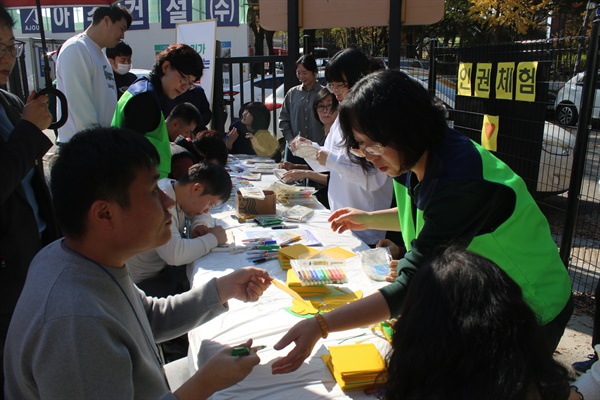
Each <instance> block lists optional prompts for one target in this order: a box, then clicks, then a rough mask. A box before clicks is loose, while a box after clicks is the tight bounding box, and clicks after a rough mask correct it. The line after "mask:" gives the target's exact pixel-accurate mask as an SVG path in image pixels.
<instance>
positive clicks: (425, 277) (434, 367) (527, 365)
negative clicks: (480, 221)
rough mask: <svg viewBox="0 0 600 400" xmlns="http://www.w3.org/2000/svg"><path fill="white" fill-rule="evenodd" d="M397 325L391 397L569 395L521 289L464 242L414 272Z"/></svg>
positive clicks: (388, 389) (499, 398) (563, 371)
mask: <svg viewBox="0 0 600 400" xmlns="http://www.w3.org/2000/svg"><path fill="white" fill-rule="evenodd" d="M400 315H401V316H400V317H399V319H398V321H397V322H396V324H395V326H394V331H395V332H394V335H393V339H392V347H393V352H392V354H391V356H390V357H389V358H388V381H387V387H386V390H385V399H441V398H447V399H474V398H481V399H492V400H504V399H527V398H529V396H528V394H530V390H531V389H534V390H538V391H539V395H540V396H539V397H540V398H542V399H552V400H553V399H566V398H567V397H568V392H569V383H568V373H567V371H566V369H565V368H564V367H563V366H562V365H560V364H559V363H558V362H557V361H555V360H554V359H553V358H552V353H551V352H550V351H548V345H547V344H546V342H545V340H544V338H545V337H544V335H543V333H542V328H541V326H540V325H539V323H538V320H537V319H536V316H535V314H534V313H533V311H532V310H531V308H530V307H529V306H528V305H527V303H526V302H525V300H524V299H523V295H522V292H521V288H520V287H519V285H518V284H517V283H516V282H515V281H514V280H512V279H511V278H510V277H509V276H508V274H507V273H506V272H504V271H503V270H502V269H501V268H500V267H499V266H498V265H496V264H495V263H494V262H492V261H490V260H488V259H487V258H484V257H482V256H480V255H477V254H475V253H473V252H470V251H467V250H465V249H464V248H461V247H451V248H448V249H446V250H444V251H443V252H442V253H441V254H439V255H438V256H437V257H435V259H433V260H432V261H431V262H429V263H427V264H425V265H423V266H422V267H421V268H419V270H418V271H417V273H416V274H415V275H414V277H413V278H412V280H411V282H410V286H409V289H408V292H407V295H406V298H405V301H404V304H403V306H402V311H401V314H400Z"/></svg>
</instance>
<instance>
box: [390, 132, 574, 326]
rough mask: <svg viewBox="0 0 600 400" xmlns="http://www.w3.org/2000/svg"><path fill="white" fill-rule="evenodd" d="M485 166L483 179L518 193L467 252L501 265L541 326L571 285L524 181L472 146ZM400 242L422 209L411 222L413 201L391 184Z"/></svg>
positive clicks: (413, 231) (413, 230) (412, 231)
mask: <svg viewBox="0 0 600 400" xmlns="http://www.w3.org/2000/svg"><path fill="white" fill-rule="evenodd" d="M474 144H475V146H476V148H477V150H478V152H479V155H480V156H481V159H482V164H483V179H484V180H486V181H489V182H495V183H499V184H502V185H505V186H508V187H510V188H511V189H512V190H513V191H514V192H515V193H516V205H515V209H514V212H513V214H512V215H511V216H510V217H509V218H508V219H507V220H506V221H505V222H504V223H503V224H502V225H501V226H499V227H498V228H497V229H496V230H495V231H494V232H492V233H487V234H483V235H480V236H476V237H475V238H474V239H473V241H472V242H471V244H470V245H469V247H468V249H469V250H470V251H473V252H475V253H477V254H480V255H482V256H484V257H486V258H488V259H490V260H492V261H494V262H495V263H496V264H497V265H499V266H500V268H502V269H503V270H504V271H505V272H506V273H507V274H508V275H509V276H510V277H511V278H512V279H513V280H514V281H515V282H517V284H518V285H519V286H520V287H521V290H522V291H523V297H524V299H525V301H526V302H527V303H528V304H529V306H530V307H531V308H532V310H533V311H534V312H535V314H536V315H537V316H538V318H539V320H540V322H541V323H542V324H543V325H545V324H547V323H548V322H550V321H552V320H553V319H554V318H555V317H556V316H557V315H558V314H559V313H560V311H562V309H563V308H564V306H565V304H566V302H567V300H568V298H569V296H570V295H571V282H570V279H569V275H568V273H567V270H566V268H565V266H564V264H563V263H562V261H561V259H560V257H559V254H558V249H557V248H556V245H555V243H554V242H553V241H552V239H551V234H550V228H549V226H548V222H547V220H546V218H545V217H544V215H543V214H542V212H541V211H540V210H539V208H538V207H537V205H536V204H535V201H534V200H533V198H532V197H531V195H530V194H529V192H528V191H527V187H526V186H525V182H524V181H523V180H522V179H521V178H520V177H519V176H518V175H517V174H515V173H514V172H513V171H512V170H511V169H510V168H509V167H508V166H507V165H506V164H504V163H503V162H502V161H500V160H499V159H498V158H496V157H495V156H494V155H492V154H491V153H490V152H489V151H487V150H485V149H484V148H482V147H481V146H480V145H478V144H477V143H474ZM394 192H395V195H396V201H397V204H398V215H399V217H400V227H401V229H402V238H403V240H404V245H405V246H406V249H407V251H408V250H410V248H411V246H410V243H411V242H412V241H413V240H414V239H416V238H417V237H418V235H419V232H420V231H421V229H422V228H423V224H424V220H423V210H417V212H416V221H415V220H413V212H412V206H411V203H412V199H411V197H410V196H409V193H408V189H407V187H406V186H404V185H402V184H401V183H398V182H396V181H394Z"/></svg>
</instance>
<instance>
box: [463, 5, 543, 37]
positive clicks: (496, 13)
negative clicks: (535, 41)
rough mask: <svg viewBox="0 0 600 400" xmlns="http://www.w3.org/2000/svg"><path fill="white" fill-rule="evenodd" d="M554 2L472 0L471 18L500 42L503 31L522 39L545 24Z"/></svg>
mask: <svg viewBox="0 0 600 400" xmlns="http://www.w3.org/2000/svg"><path fill="white" fill-rule="evenodd" d="M551 1H552V0H470V2H471V10H470V13H469V16H470V17H471V18H473V19H475V20H476V21H479V23H481V24H482V26H484V27H485V28H488V29H489V31H491V33H492V36H493V37H494V38H495V39H496V40H494V41H496V42H497V41H499V40H498V39H500V38H501V33H502V31H505V32H506V31H507V30H508V32H509V34H510V35H511V39H512V40H517V39H520V38H522V37H524V36H527V35H528V34H531V33H532V31H533V30H535V29H537V28H538V27H539V25H540V23H541V22H543V23H545V21H546V19H547V17H548V15H549V10H550V5H551Z"/></svg>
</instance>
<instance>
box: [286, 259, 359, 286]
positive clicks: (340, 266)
mask: <svg viewBox="0 0 600 400" xmlns="http://www.w3.org/2000/svg"><path fill="white" fill-rule="evenodd" d="M290 264H291V267H292V269H293V270H294V272H295V273H296V274H297V275H298V278H300V283H301V284H302V286H315V285H325V284H331V283H336V284H341V283H346V282H348V278H347V277H346V274H345V273H344V264H345V262H344V261H339V260H327V259H317V260H312V259H308V260H291V261H290Z"/></svg>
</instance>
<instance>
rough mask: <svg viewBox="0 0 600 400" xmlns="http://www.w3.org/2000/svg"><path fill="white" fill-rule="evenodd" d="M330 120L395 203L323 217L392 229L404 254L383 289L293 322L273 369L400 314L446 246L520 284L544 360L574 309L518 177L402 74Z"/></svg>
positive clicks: (368, 89) (377, 81)
mask: <svg viewBox="0 0 600 400" xmlns="http://www.w3.org/2000/svg"><path fill="white" fill-rule="evenodd" d="M338 119H339V121H340V123H341V126H342V131H343V132H344V136H343V141H344V146H345V148H346V150H347V151H352V153H353V154H355V156H356V157H357V158H355V159H354V160H355V161H356V162H361V163H362V165H364V166H365V167H366V164H367V163H369V164H371V165H373V166H375V168H377V169H378V170H379V171H381V172H384V173H385V174H387V175H389V176H390V177H394V190H395V195H396V202H397V204H398V206H397V207H396V208H393V209H382V210H380V211H372V212H365V211H361V210H358V209H355V208H343V209H339V210H337V211H335V212H333V213H332V215H331V216H330V218H329V220H330V222H331V227H332V229H333V230H334V231H338V232H343V231H345V230H348V229H352V230H361V229H383V230H396V231H400V232H401V233H402V239H403V241H404V245H405V246H406V249H407V250H408V251H407V253H406V254H405V256H404V257H403V258H401V259H400V260H399V261H398V265H397V267H396V269H395V271H396V276H395V278H394V279H393V282H392V283H391V284H389V285H387V286H385V287H383V288H381V289H380V290H379V291H378V292H376V293H374V294H372V295H370V296H368V297H365V298H363V299H360V300H358V301H355V302H353V303H350V304H347V305H345V306H343V307H340V308H337V309H335V310H333V311H331V312H329V313H327V314H326V315H325V316H318V317H317V318H313V319H309V320H305V321H302V322H300V323H298V324H296V325H295V326H294V327H293V328H292V329H291V330H290V331H289V332H288V333H287V334H286V335H285V336H284V337H283V338H282V339H281V340H280V341H279V342H278V343H277V344H275V346H274V347H275V348H276V349H282V348H284V347H285V346H287V345H288V344H290V343H291V342H295V343H296V346H297V347H296V348H295V349H294V350H292V351H291V352H290V353H289V354H288V355H287V356H286V357H284V358H282V359H280V360H277V361H276V362H275V363H273V373H286V372H290V371H293V370H295V369H297V368H298V367H300V365H301V364H302V361H303V360H304V359H305V358H306V357H307V356H308V355H310V353H311V350H312V348H313V347H314V345H315V344H316V342H317V341H318V340H319V338H320V337H326V336H327V334H328V332H334V331H342V330H346V329H351V328H355V327H360V326H366V325H369V324H372V323H377V322H379V321H383V320H385V319H389V318H390V317H398V316H399V313H400V310H401V307H402V304H403V302H404V299H405V297H406V293H407V289H408V288H409V287H410V284H411V279H412V277H413V275H414V274H415V273H416V271H418V270H419V268H420V267H421V266H423V265H424V264H425V263H426V262H427V261H429V260H431V259H432V258H433V257H434V256H435V253H436V252H437V251H439V249H440V247H442V246H448V245H456V246H462V247H466V248H467V249H468V250H470V251H473V252H475V253H477V254H479V255H481V256H483V257H486V258H488V259H489V260H491V261H492V262H494V263H496V264H497V265H498V266H499V267H500V268H501V269H502V270H503V271H504V272H506V273H507V274H508V276H510V278H512V279H513V280H514V281H515V282H516V283H517V285H519V286H520V288H521V291H522V293H523V298H524V300H525V302H526V303H527V304H528V305H529V307H531V309H532V310H533V312H534V313H535V314H536V317H537V320H538V321H539V322H540V324H541V325H542V328H541V332H542V334H541V335H540V337H539V341H540V343H541V344H542V345H543V346H544V349H545V350H546V352H547V354H549V355H552V353H553V352H554V349H555V348H556V346H557V345H558V343H559V341H560V338H561V336H562V334H563V332H564V329H565V326H566V324H567V322H568V321H569V318H570V316H571V313H572V311H573V299H572V297H571V283H570V279H569V275H568V273H567V269H566V268H565V266H564V265H563V263H562V261H561V259H560V257H559V254H558V251H557V248H556V244H555V243H554V240H553V239H552V236H551V234H550V228H549V226H548V222H547V220H546V218H545V217H544V215H543V214H542V212H541V211H540V209H539V208H538V206H537V205H536V203H535V201H534V199H533V197H531V194H530V193H529V192H528V190H527V187H526V185H525V182H524V181H523V179H521V178H520V177H519V176H517V175H516V174H515V173H514V172H513V171H512V170H511V169H510V168H509V167H508V166H507V165H506V164H504V163H503V162H502V161H500V160H499V159H497V158H496V157H495V156H494V155H493V154H492V153H490V152H489V151H487V150H485V149H484V148H482V147H481V146H479V145H478V144H476V143H475V142H472V141H471V140H469V138H467V137H466V136H464V135H462V134H460V133H459V132H457V131H455V130H453V129H450V128H449V127H448V126H447V125H446V120H445V111H444V110H443V109H442V108H441V107H438V106H437V105H436V104H434V102H433V100H432V98H431V96H430V94H429V93H428V92H427V90H426V89H425V88H424V87H423V86H421V84H420V83H419V82H418V81H416V80H414V79H412V78H410V77H409V76H408V75H406V74H404V73H403V72H400V71H379V72H376V73H374V74H371V75H369V76H367V77H365V78H363V79H362V80H361V81H360V82H359V83H358V84H357V87H356V89H355V90H353V91H352V92H351V93H350V95H349V96H348V97H347V98H346V99H345V100H344V102H343V103H342V105H341V107H340V111H339V117H338ZM359 157H360V158H359ZM428 317H430V318H431V316H428V315H422V318H428ZM400 318H402V316H401V317H400ZM467 322H468V321H467ZM467 322H466V323H467ZM431 365H432V366H433V367H435V363H433V364H431ZM473 378H474V379H477V378H476V377H473ZM425 397H427V396H425ZM481 398H487V397H486V394H485V393H484V394H482V395H481Z"/></svg>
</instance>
